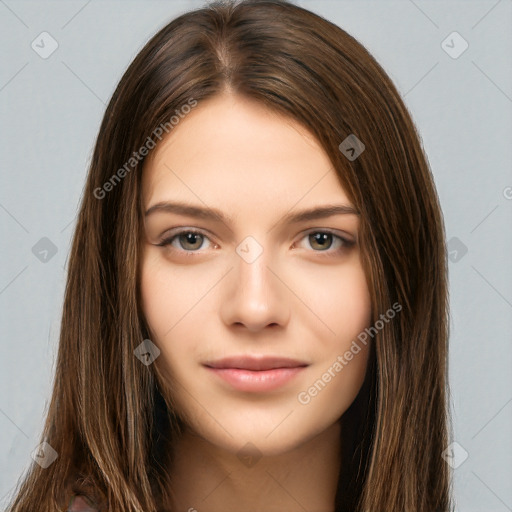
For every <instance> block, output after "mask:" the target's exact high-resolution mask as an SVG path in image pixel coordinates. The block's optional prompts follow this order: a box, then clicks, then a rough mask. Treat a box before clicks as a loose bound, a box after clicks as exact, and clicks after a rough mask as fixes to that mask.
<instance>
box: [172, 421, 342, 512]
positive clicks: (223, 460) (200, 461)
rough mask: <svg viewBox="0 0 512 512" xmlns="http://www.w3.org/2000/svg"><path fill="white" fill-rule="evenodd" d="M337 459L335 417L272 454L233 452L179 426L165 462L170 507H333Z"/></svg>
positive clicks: (330, 511)
mask: <svg viewBox="0 0 512 512" xmlns="http://www.w3.org/2000/svg"><path fill="white" fill-rule="evenodd" d="M244 453H245V452H244ZM340 464H341V460H340V424H339V422H336V423H335V424H333V425H332V426H331V427H329V428H328V429H327V430H325V431H324V432H322V433H320V434H318V435H317V436H316V437H314V438H313V439H310V440H308V441H307V442H305V443H303V444H302V445H300V446H298V447H296V448H295V449H293V450H291V451H289V452H287V453H282V454H279V455H272V456H265V455H262V454H259V453H258V454H257V455H256V454H254V453H251V450H250V448H249V449H248V450H247V456H242V455H241V454H238V455H237V453H232V452H229V451H227V450H224V449H222V448H219V447H218V446H215V445H213V444H211V443H209V442H208V441H207V440H205V439H204V438H202V437H200V436H198V435H196V434H194V433H193V432H192V431H190V430H187V429H185V431H184V433H183V434H182V435H181V437H180V438H179V439H178V441H177V443H176V446H175V450H174V460H173V464H172V467H171V481H172V488H173V491H174V502H173V507H172V510H176V511H179V512H181V511H184V512H185V511H190V512H194V510H196V511H197V512H235V511H236V512H239V511H240V510H243V511H244V512H253V511H254V512H256V511H261V510H265V512H282V511H283V510H286V511H287V512H304V510H309V511H311V512H334V500H335V496H336V490H337V485H338V475H339V470H340Z"/></svg>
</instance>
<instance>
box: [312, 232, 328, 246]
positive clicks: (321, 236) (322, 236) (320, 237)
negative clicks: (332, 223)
mask: <svg viewBox="0 0 512 512" xmlns="http://www.w3.org/2000/svg"><path fill="white" fill-rule="evenodd" d="M310 236H313V239H314V241H315V242H316V243H320V248H322V249H326V248H327V249H328V248H329V247H330V246H331V244H330V243H327V244H326V242H327V241H328V239H329V237H331V236H332V235H331V234H330V233H315V234H314V235H310Z"/></svg>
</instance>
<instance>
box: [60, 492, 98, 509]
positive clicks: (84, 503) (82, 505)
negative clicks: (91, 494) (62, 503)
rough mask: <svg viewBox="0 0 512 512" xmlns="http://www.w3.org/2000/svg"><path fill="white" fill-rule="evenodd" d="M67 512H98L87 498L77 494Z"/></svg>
mask: <svg viewBox="0 0 512 512" xmlns="http://www.w3.org/2000/svg"><path fill="white" fill-rule="evenodd" d="M66 512H98V509H97V508H94V507H93V506H92V504H91V503H90V502H89V500H87V498H86V497H85V496H80V495H77V494H75V495H74V496H73V497H72V498H71V500H70V502H69V505H68V509H67V510H66Z"/></svg>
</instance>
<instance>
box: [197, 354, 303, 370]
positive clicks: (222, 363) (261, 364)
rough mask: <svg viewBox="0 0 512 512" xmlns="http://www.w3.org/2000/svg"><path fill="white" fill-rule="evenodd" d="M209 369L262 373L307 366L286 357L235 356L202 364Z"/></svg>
mask: <svg viewBox="0 0 512 512" xmlns="http://www.w3.org/2000/svg"><path fill="white" fill-rule="evenodd" d="M204 365H205V366H208V367H209V368H215V369H219V370H225V369H239V370H252V371H264V370H274V369H276V368H298V367H302V366H308V363H306V362H304V361H298V360H295V359H289V358H287V357H273V356H270V357H269V356H266V357H251V356H235V357H226V358H224V359H219V360H217V361H211V362H207V363H204Z"/></svg>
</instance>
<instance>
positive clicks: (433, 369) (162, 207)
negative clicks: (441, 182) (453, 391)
mask: <svg viewBox="0 0 512 512" xmlns="http://www.w3.org/2000/svg"><path fill="white" fill-rule="evenodd" d="M444 244H445V242H444V228H443V221H442V215H441V210H440V206H439V201H438V198H437V195H436V191H435V187H434V184H433V179H432V175H431V173H430V170H429V168H428V164H427V161H426V157H425V155H424V154H423V151H422V148H421V144H420V140H419V137H418V135H417V133H416V131H415V127H414V125H413V123H412V121H411V118H410V115H409V114H408V112H407V109H406V108H405V106H404V104H403V102H402V100H401V99H400V96H399V94H398V92H397V90H396V88H395V87H394V86H393V84H392V82H391V81H390V79H389V77H388V76H387V75H386V74H385V72H384V71H383V70H382V68H381V67H380V66H379V65H378V64H377V62H376V61H375V60H374V59H373V57H372V56H371V55H370V54H369V53H368V52H367V51H366V50H365V48H364V47H363V46H362V45H361V44H359V43H358V42H357V41H356V40H355V39H353V38H352V37H351V36H349V35H348V34H347V33H346V32H344V31H343V30H341V29H340V28H339V27H337V26H335V25H333V24H332V23H330V22H328V21H326V20H325V19H323V18H321V17H319V16H317V15H315V14H313V13H311V12H309V11H307V10H305V9H302V8H300V7H297V6H294V5H292V4H290V3H287V2H284V1H278V0H264V1H255V0H252V1H251V0H249V1H243V2H238V3H226V2H224V3H216V4H211V5H210V6H208V7H205V8H203V9H199V10H196V11H193V12H189V13H187V14H184V15H182V16H180V17H179V18H177V19H176V20H174V21H172V22H171V23H169V24H168V25H167V26H165V27H164V28H163V29H162V30H160V31H159V32H158V33H157V34H156V35H155V36H154V37H153V38H152V39H151V40H150V41H149V42H148V43H147V44H146V46H145V47H144V48H143V49H142V51H141V52H140V53H139V54H138V55H137V57H136V58H135V59H134V61H133V62H132V64H131V65H130V67H129V68H128V70H127V71H126V73H125V74H124V76H123V78H122V79H121V81H120V83H119V85H118V87H117V89H116V91H115V93H114V95H113V97H112V100H111V101H110V103H109V105H108V107H107V110H106V113H105V116H104V119H103V122H102V125H101V128H100V131H99V134H98V139H97V142H96V147H95V150H94V155H93V159H92V163H91V167H90V170H89V175H88V178H87V184H86V188H85V192H84V196H83V198H82V204H81V210H80V214H79V218H78V223H77V227H76V231H75V236H74V239H73V246H72V251H71V257H70V266H69V274H68V281H67V288H66V295H65V303H64V310H63V318H62V327H61V338H60V345H59V353H58V364H57V371H56V378H55V385H54V390H53V395H52V400H51V404H50V408H49V412H48V417H47V419H46V423H45V429H44V433H43V437H42V441H45V442H46V443H48V445H49V446H51V447H52V448H53V449H54V450H55V451H56V452H57V454H58V457H57V458H56V460H55V461H54V462H53V463H51V464H50V465H49V466H48V467H45V468H44V469H43V467H42V466H41V465H38V464H34V465H33V467H32V468H31V471H30V473H29V475H28V476H27V477H26V479H25V480H24V482H23V484H22V485H21V487H20V489H19V490H18V493H17V496H16V498H15V500H14V502H13V504H12V505H11V508H10V509H9V510H10V512H21V511H29V510H30V511H31V510H36V509H37V510H72V511H77V510H98V511H104V510H108V511H145V512H148V511H157V510H158V511H163V510H167V511H178V510H180V511H181V510H188V511H189V512H191V511H194V510H196V511H197V512H202V511H208V512H216V511H221V510H222V511H223V512H229V511H231V510H238V511H239V510H243V511H244V512H245V511H257V510H265V511H266V512H268V511H274V510H275V511H277V510H287V511H288V512H294V511H295V510H304V509H306V510H312V511H313V510H315V511H318V512H319V511H323V512H333V511H336V512H339V511H372V512H373V511H381V510H382V511H391V510H393V511H394V510H396V511H398V510H407V511H412V510H414V511H415V512H432V511H443V512H446V511H448V510H452V503H451V497H450V475H449V472H448V468H447V466H446V464H445V462H444V460H443V458H442V456H441V454H442V452H443V450H444V449H445V448H446V446H447V445H448V442H449V434H450V428H451V427H450V423H449V418H448V414H447V396H448V384H447V340H448V327H447V325H448V323H447V315H448V313H447V284H446V272H447V270H446V257H445V245H444ZM70 500H71V501H70Z"/></svg>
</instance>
